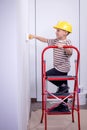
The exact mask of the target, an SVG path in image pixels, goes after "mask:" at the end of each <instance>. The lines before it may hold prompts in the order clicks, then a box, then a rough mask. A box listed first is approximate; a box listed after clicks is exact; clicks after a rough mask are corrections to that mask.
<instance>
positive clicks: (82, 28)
mask: <svg viewBox="0 0 87 130" xmlns="http://www.w3.org/2000/svg"><path fill="white" fill-rule="evenodd" d="M29 1H30V5H29V6H30V11H29V19H30V22H29V26H30V33H33V34H37V35H42V36H44V37H49V38H50V35H51V36H53V37H54V34H53V33H52V28H50V27H49V26H52V25H53V23H52V21H53V20H51V21H50V19H49V18H48V17H47V18H46V16H47V15H46V14H48V13H49V10H48V8H47V7H48V6H49V7H50V6H51V3H52V1H51V2H47V0H46V2H45V1H44V2H41V1H40V2H39V1H38V0H29ZM57 2H58V1H57ZM57 2H56V3H57ZM61 2H63V0H62V1H61ZM64 2H65V1H64ZM42 3H44V4H43V5H42ZM49 3H50V4H49ZM65 3H66V4H67V2H65ZM72 3H73V4H75V3H74V1H72ZM40 4H41V5H42V6H39V5H40ZM68 4H69V2H68ZM86 4H87V2H86V0H78V1H76V5H77V6H76V5H75V7H76V8H77V10H78V17H74V20H73V24H74V25H75V24H76V28H74V30H73V32H75V33H73V37H74V38H73V37H72V36H71V37H70V38H71V40H72V43H73V45H76V46H77V47H78V48H80V54H81V60H80V86H82V87H83V88H84V89H86V91H87V88H86V86H87V80H86V72H87V69H86V66H87V60H86V58H84V57H85V56H86V50H87V47H86V41H87V39H86V34H87V33H86V21H87V15H86V13H85V10H86ZM56 5H59V4H56ZM43 7H44V8H45V10H44V8H43ZM52 9H53V7H52ZM59 9H60V10H61V7H60V6H59ZM71 9H72V11H74V9H73V8H70V10H71ZM35 10H36V11H35ZM41 12H42V14H41ZM46 12H47V13H46ZM61 13H64V11H62V10H61ZM40 14H41V17H40ZM75 14H76V13H75ZM50 16H53V18H54V17H56V16H55V14H53V13H51V14H50ZM50 16H49V17H50ZM58 17H60V19H61V15H59V13H58ZM66 17H67V18H68V16H67V15H65V16H64V18H66ZM44 18H46V19H45V20H44ZM68 19H70V20H71V19H72V14H71V16H70V17H69V18H68ZM57 20H58V19H57V18H56V21H57ZM76 20H77V21H78V23H79V24H78V23H76ZM41 21H44V22H43V23H44V24H41ZM71 21H72V20H71ZM47 22H49V23H50V24H49V26H46V28H47V30H45V32H46V33H45V32H44V29H45V26H44V25H46V24H47ZM41 29H42V31H41ZM77 30H79V32H78V33H77ZM76 39H78V40H76ZM29 42H30V58H31V62H30V63H31V64H30V66H31V74H32V72H33V76H31V80H30V84H31V86H32V87H31V91H32V95H31V97H32V98H35V97H38V96H39V95H38V94H37V88H38V84H39V82H38V81H39V79H40V73H39V72H38V70H37V68H38V69H39V66H38V64H39V63H38V62H37V60H36V58H37V59H38V57H37V56H39V57H40V55H39V54H40V52H39V51H38V50H39V49H38V46H40V48H43V47H45V45H43V47H42V45H41V44H39V43H40V42H37V41H35V40H32V41H29ZM35 43H36V44H37V45H36V44H35ZM36 54H37V56H36ZM36 62H37V63H36ZM32 64H33V66H32ZM33 79H34V80H33ZM32 84H33V85H32Z"/></svg>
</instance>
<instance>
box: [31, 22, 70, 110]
mask: <svg viewBox="0 0 87 130" xmlns="http://www.w3.org/2000/svg"><path fill="white" fill-rule="evenodd" d="M54 28H55V29H56V39H47V38H43V37H40V36H36V35H32V34H30V35H29V39H33V38H35V39H37V40H40V41H41V42H45V43H48V45H49V46H52V45H56V46H58V48H55V49H53V58H54V68H52V69H50V70H48V71H47V72H46V75H47V76H67V74H68V72H69V71H70V61H69V58H70V56H71V55H72V49H71V48H63V46H64V45H70V44H71V42H70V40H68V39H67V36H68V35H69V33H71V32H72V26H71V25H70V24H69V23H68V22H65V21H60V22H58V23H57V25H55V26H54ZM50 82H52V83H53V84H55V85H56V86H57V87H58V90H57V92H56V93H60V92H65V93H67V92H68V90H67V88H68V85H67V81H50ZM65 102H67V100H65ZM56 109H57V110H58V111H61V112H62V111H68V106H67V105H65V104H64V103H61V104H60V105H59V106H58V107H56V108H55V110H56Z"/></svg>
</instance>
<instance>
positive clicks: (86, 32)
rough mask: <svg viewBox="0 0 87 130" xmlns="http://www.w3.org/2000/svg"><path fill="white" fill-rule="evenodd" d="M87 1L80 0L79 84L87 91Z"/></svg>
mask: <svg viewBox="0 0 87 130" xmlns="http://www.w3.org/2000/svg"><path fill="white" fill-rule="evenodd" d="M86 5H87V1H86V0H80V53H81V60H80V85H81V87H83V88H84V89H85V91H86V92H87V76H86V74H87V58H86V55H87V29H86V23H87V13H86V12H85V11H86V9H87V6H86Z"/></svg>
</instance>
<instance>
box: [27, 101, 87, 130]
mask: <svg viewBox="0 0 87 130" xmlns="http://www.w3.org/2000/svg"><path fill="white" fill-rule="evenodd" d="M48 105H50V104H48ZM80 116H81V130H86V129H87V105H84V106H80ZM40 119H41V102H34V103H31V117H30V127H29V130H44V123H40ZM47 124H48V129H47V130H78V125H77V124H78V123H77V113H76V112H75V123H72V121H71V115H67V116H64V115H63V116H48V123H47Z"/></svg>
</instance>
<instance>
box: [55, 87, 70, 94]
mask: <svg viewBox="0 0 87 130" xmlns="http://www.w3.org/2000/svg"><path fill="white" fill-rule="evenodd" d="M68 89H69V87H67V86H64V87H62V86H60V87H59V89H58V90H57V91H56V93H60V94H62V93H68Z"/></svg>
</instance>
